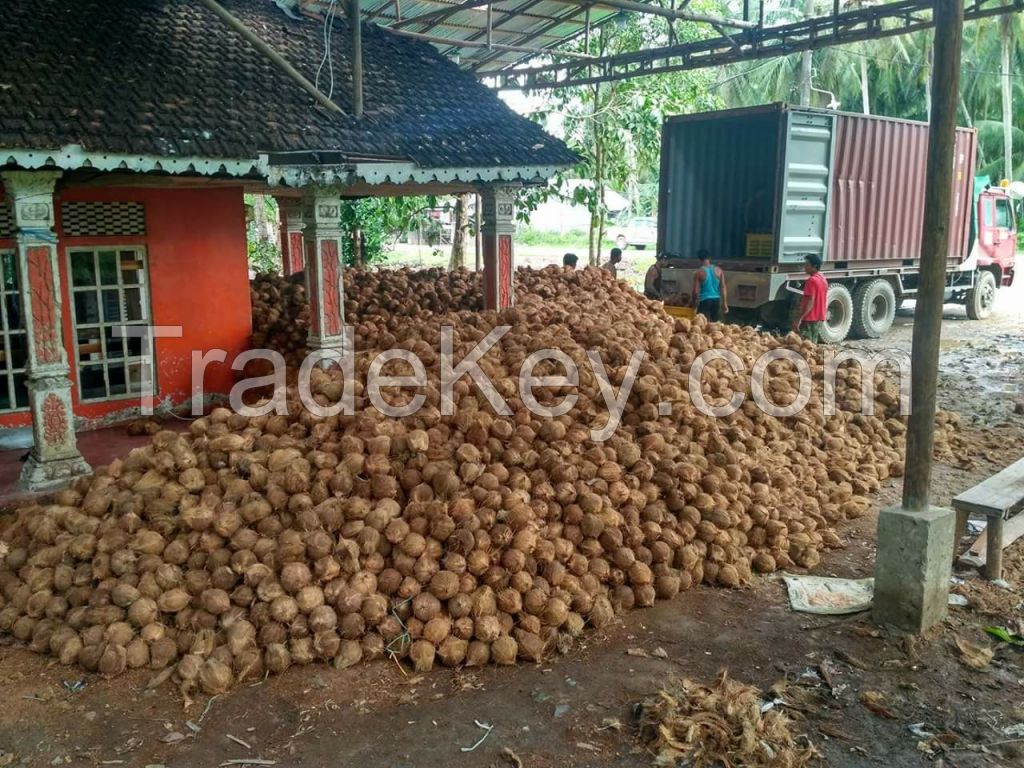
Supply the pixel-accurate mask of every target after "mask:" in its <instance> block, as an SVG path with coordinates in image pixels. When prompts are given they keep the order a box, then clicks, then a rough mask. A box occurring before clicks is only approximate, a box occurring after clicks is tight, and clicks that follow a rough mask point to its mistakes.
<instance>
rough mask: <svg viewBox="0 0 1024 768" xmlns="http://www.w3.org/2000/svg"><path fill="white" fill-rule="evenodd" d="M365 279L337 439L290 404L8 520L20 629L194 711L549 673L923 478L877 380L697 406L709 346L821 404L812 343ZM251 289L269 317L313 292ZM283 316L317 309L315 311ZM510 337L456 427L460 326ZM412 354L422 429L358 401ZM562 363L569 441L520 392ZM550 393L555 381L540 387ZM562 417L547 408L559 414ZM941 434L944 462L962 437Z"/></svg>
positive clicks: (573, 291)
mask: <svg viewBox="0 0 1024 768" xmlns="http://www.w3.org/2000/svg"><path fill="white" fill-rule="evenodd" d="M346 280H347V281H348V283H347V285H346V287H347V289H348V291H349V293H348V304H347V309H348V315H347V316H348V319H349V321H350V322H352V323H353V324H354V325H355V326H356V343H357V347H358V351H357V354H356V360H355V371H356V374H355V381H354V382H353V386H354V390H355V394H356V409H355V412H354V413H352V414H348V415H334V416H328V417H323V418H320V417H316V416H314V415H313V414H312V413H310V412H308V411H307V410H305V409H304V408H303V407H302V405H301V403H300V401H299V398H298V396H297V392H296V390H295V388H294V386H290V387H289V390H288V393H287V413H286V414H273V413H271V414H267V415H262V416H252V417H249V416H245V415H241V414H236V413H232V412H229V411H228V410H227V409H224V408H218V409H215V410H214V411H213V412H211V413H210V414H209V415H207V416H205V417H203V418H199V419H197V420H196V421H194V422H193V423H192V424H191V425H190V427H189V430H188V432H186V433H177V432H171V431H162V432H159V433H157V434H156V435H154V436H153V438H152V442H151V443H150V444H148V445H147V446H145V447H142V448H137V449H134V450H133V451H131V452H130V453H129V454H128V455H127V456H125V457H123V458H121V459H117V460H115V461H114V462H112V463H111V464H110V465H109V466H105V467H99V468H97V470H96V473H95V476H92V477H88V478H80V479H78V480H77V481H75V483H74V484H73V486H72V487H71V488H70V489H68V490H65V491H62V492H60V493H58V494H56V495H55V496H54V497H53V499H52V500H51V501H49V502H46V503H37V504H32V505H29V506H25V507H22V508H21V509H19V510H18V511H17V513H16V514H15V515H14V516H13V517H10V518H8V519H6V520H5V521H3V522H0V527H2V530H0V543H2V544H3V545H4V546H6V547H7V550H8V552H7V555H6V558H5V560H4V561H3V562H0V633H4V634H8V635H11V636H13V637H14V638H15V639H16V640H17V641H18V642H20V643H23V644H24V645H25V646H27V647H28V648H30V649H32V650H34V651H37V652H40V653H50V654H53V655H54V656H56V657H57V658H58V659H59V660H60V662H61V663H63V664H68V665H78V666H80V667H83V668H84V669H86V670H88V671H90V672H100V673H102V674H105V675H116V674H119V673H121V672H123V671H124V670H126V669H131V668H143V667H145V668H150V669H153V670H162V669H165V668H169V667H173V668H174V670H175V671H174V674H173V678H174V679H175V680H176V681H177V682H178V683H179V685H180V686H181V687H182V689H183V691H185V693H186V694H190V693H191V692H193V691H195V690H202V691H204V692H206V693H208V694H215V693H219V692H221V691H223V690H226V689H227V688H229V687H230V686H232V685H234V684H237V683H239V682H241V681H244V680H247V679H252V678H256V677H258V676H261V675H263V674H264V673H265V672H274V673H276V672H282V671H284V670H286V669H287V668H289V667H290V666H292V665H295V664H308V663H313V662H317V661H320V662H330V663H333V664H335V665H336V666H339V667H346V666H350V665H352V664H355V663H358V662H360V661H362V660H369V659H375V658H380V657H382V656H385V655H388V656H392V657H394V658H396V659H398V660H400V661H403V662H405V663H408V664H409V665H411V666H413V667H414V668H415V669H416V670H417V671H426V670H429V669H430V668H431V667H433V666H434V665H436V664H443V665H445V666H462V665H465V666H477V665H483V664H488V663H497V664H512V663H515V662H516V661H520V660H521V661H531V662H536V661H540V660H541V659H542V658H544V657H545V656H546V655H547V654H549V653H551V652H552V650H553V649H555V648H558V649H562V650H564V649H565V648H567V647H569V646H571V644H572V641H573V639H574V638H576V637H578V636H579V635H580V634H581V633H582V632H583V631H584V630H585V629H586V628H588V627H592V628H601V627H603V626H605V625H607V624H608V623H609V622H610V621H611V620H612V619H613V617H614V616H615V615H616V614H619V613H622V612H625V611H628V610H630V609H632V608H635V607H646V606H650V605H652V604H653V603H654V602H655V600H657V599H667V598H671V597H673V596H675V595H676V594H678V593H679V592H682V591H686V590H688V589H690V588H692V587H693V586H695V585H696V584H700V583H702V582H704V583H708V584H715V585H721V586H725V587H736V586H739V585H741V584H743V583H744V582H746V581H748V580H749V579H750V578H751V575H752V573H753V572H760V573H767V572H771V571H774V570H776V569H780V568H793V567H802V568H812V567H814V566H815V565H816V564H817V563H818V560H819V552H820V551H821V550H822V548H824V547H830V546H836V545H838V544H839V538H838V536H837V534H836V531H835V526H836V525H837V524H839V523H841V522H842V521H843V520H845V519H848V518H852V517H856V516H859V515H862V514H864V512H865V511H866V510H867V508H868V499H867V497H868V495H869V494H871V493H872V492H873V491H875V490H877V489H878V487H879V484H880V483H881V482H882V481H884V480H886V479H887V478H889V477H890V476H893V475H898V474H900V473H901V472H902V469H903V464H902V450H903V435H904V430H905V427H904V423H903V421H902V420H901V419H900V418H899V417H898V415H897V414H896V407H897V398H896V396H895V393H894V390H893V388H892V386H891V385H889V384H887V383H886V382H884V381H881V380H880V381H879V382H878V385H877V388H876V398H877V403H876V405H877V408H876V412H875V413H874V414H872V415H863V414H860V413H851V412H850V411H848V410H840V412H839V413H837V414H836V415H834V416H828V417H826V416H824V414H823V410H822V408H821V406H820V398H821V392H820V387H815V389H814V392H813V393H812V397H811V404H810V406H809V407H808V408H807V409H805V410H804V411H803V412H801V413H800V414H797V415H795V416H792V417H787V418H782V419H777V418H774V417H771V416H768V415H766V414H764V413H763V412H761V411H760V410H758V409H757V408H755V407H752V404H751V403H749V402H748V403H747V404H745V405H744V406H743V407H742V408H740V409H739V410H738V411H736V412H735V413H734V414H732V415H731V416H728V417H725V418H722V419H714V418H711V417H708V416H706V415H704V414H702V413H700V412H698V410H697V409H696V408H695V406H694V405H693V404H692V403H691V402H690V400H689V396H688V395H687V381H686V375H687V373H688V371H689V369H690V366H691V365H692V363H693V361H694V360H695V359H696V358H697V356H698V355H699V354H700V353H701V352H702V351H704V350H707V349H711V348H715V347H724V348H728V349H731V350H733V351H734V352H736V353H737V354H738V355H739V356H740V357H741V358H742V359H744V360H745V361H746V362H747V364H748V365H749V364H752V362H753V361H754V360H755V359H756V358H757V357H758V356H759V355H760V354H761V353H762V352H764V351H766V350H768V349H773V348H786V349H790V350H793V351H795V352H797V353H799V354H801V355H803V356H804V357H805V358H806V359H807V360H808V362H809V364H810V365H811V367H812V369H813V370H814V372H815V375H816V377H817V378H818V380H819V382H820V378H821V362H820V360H819V358H818V354H817V350H816V349H815V348H814V347H813V346H812V345H810V344H808V343H806V342H804V341H802V340H800V339H799V338H797V337H796V336H794V335H789V336H786V337H784V338H776V337H770V336H766V335H761V334H758V333H756V332H755V331H753V330H752V329H749V328H743V327H740V326H730V325H719V324H709V323H707V322H706V321H705V320H704V319H703V318H697V319H695V320H688V319H674V318H671V317H669V316H667V315H665V314H664V312H662V310H661V307H660V305H659V304H657V303H653V302H649V301H648V300H646V299H644V298H643V297H640V296H638V295H637V294H636V293H634V292H633V291H632V290H631V289H629V288H628V286H626V285H625V284H624V283H622V282H618V281H615V280H614V279H612V278H611V277H610V276H609V275H608V274H607V273H606V272H604V271H602V270H597V269H587V270H583V271H580V272H567V271H564V270H561V269H558V268H549V269H545V270H537V271H533V270H520V271H519V273H518V274H517V280H518V303H517V305H516V307H515V308H513V309H509V310H506V311H503V312H501V313H495V312H481V311H471V310H467V309H463V308H462V307H467V306H474V302H475V301H476V299H473V298H471V297H470V295H469V294H470V293H471V292H472V291H474V290H476V289H478V288H479V280H478V279H477V278H476V277H475V276H471V273H467V272H464V271H462V272H456V273H452V274H450V275H449V276H448V277H447V278H445V279H444V280H442V279H441V278H440V275H435V276H434V278H433V279H430V280H426V279H422V278H418V277H415V276H414V275H413V273H407V272H398V273H397V274H396V273H392V272H370V271H351V272H348V273H346ZM257 282H258V283H260V284H262V286H263V287H262V288H259V287H254V293H255V294H259V295H261V296H271V295H273V291H283V292H285V293H284V294H281V295H286V294H287V291H289V290H291V289H292V287H293V286H295V285H296V284H295V283H294V282H288V281H283V280H277V281H271V280H269V279H266V278H264V279H262V281H257ZM396 282H397V284H398V285H399V286H401V287H400V289H398V288H395V284H396ZM269 286H274V287H273V290H271V288H270V287H269ZM288 302H290V303H288V304H287V306H289V307H291V309H292V310H295V309H296V308H297V307H298V308H299V311H301V305H302V302H301V301H299V299H297V298H295V296H294V295H293V296H292V298H291V299H288ZM432 302H433V303H432ZM431 306H433V307H436V309H431V308H429V307H431ZM254 311H255V312H257V313H260V312H262V311H263V310H261V309H260V307H259V306H257V307H256V308H255V310H254ZM265 319H266V318H265V317H261V316H257V317H255V318H254V327H255V329H256V330H255V336H256V337H257V338H259V339H261V340H262V341H265V342H271V341H275V340H276V341H278V342H281V343H283V344H284V346H283V347H282V348H281V349H280V351H281V352H282V353H284V354H286V356H291V357H292V358H293V359H294V357H295V355H297V354H299V353H300V352H301V347H302V346H303V345H304V340H299V341H297V340H295V338H294V337H293V336H287V337H284V336H282V335H281V334H280V332H278V331H273V330H272V329H271V326H269V325H266V324H265V322H264V321H265ZM503 324H504V325H510V326H512V330H511V331H510V332H509V333H508V334H506V336H505V337H504V338H503V339H502V340H501V341H500V343H498V344H497V345H495V346H494V347H493V348H492V349H491V350H490V351H489V352H488V353H487V354H486V355H485V356H484V357H483V358H482V359H481V361H480V366H481V368H482V369H483V370H484V371H485V372H486V373H487V374H488V376H489V378H490V380H491V381H493V382H494V384H495V386H496V388H497V389H498V391H499V392H500V393H501V395H502V396H503V397H504V398H505V400H506V401H507V403H508V405H509V408H510V409H511V415H509V416H501V415H498V414H496V413H495V412H494V411H493V410H492V408H491V406H490V405H489V404H488V402H487V400H486V398H485V396H484V394H483V393H482V392H481V390H480V388H479V387H478V386H477V385H476V383H474V382H473V381H472V380H471V379H469V378H468V377H466V378H464V379H462V380H460V381H459V382H457V383H456V384H455V387H454V391H453V401H454V407H455V410H454V413H453V414H452V415H443V413H442V409H441V405H442V403H441V392H440V383H439V371H438V354H439V349H440V335H441V326H443V325H450V326H451V327H452V328H453V334H454V349H455V359H456V360H461V359H463V357H465V355H466V354H467V353H468V352H469V351H470V350H471V349H472V348H473V347H474V346H475V345H476V344H477V342H478V341H479V340H480V339H482V338H483V337H484V336H485V335H486V334H487V332H488V331H490V330H491V329H492V328H494V327H495V326H497V325H503ZM271 325H272V326H273V327H276V328H279V329H280V328H281V327H284V326H283V325H282V324H281V320H280V318H277V319H275V320H273V321H272V323H271ZM393 347H403V348H406V349H410V350H413V351H415V352H416V353H417V354H418V355H419V357H420V359H421V360H422V361H423V363H424V365H425V368H426V372H427V382H428V383H427V386H426V387H425V388H423V389H421V390H412V389H409V390H400V389H397V388H389V389H385V390H383V394H384V396H385V398H386V399H388V400H389V401H390V402H392V403H393V404H398V403H403V402H408V400H409V399H410V398H411V397H413V396H414V394H417V393H420V394H423V395H424V396H425V400H426V402H425V405H424V406H423V407H422V408H421V409H420V410H419V411H418V412H417V413H416V414H414V415H411V416H407V417H405V418H401V419H395V418H389V417H386V416H384V415H383V414H382V413H380V412H379V411H378V410H377V409H375V408H372V407H370V406H369V403H368V400H367V396H366V394H367V393H366V388H365V385H366V376H367V371H368V369H369V367H370V364H371V362H372V361H373V359H374V357H375V356H376V355H377V353H378V352H379V351H381V350H384V349H390V348H393ZM545 347H553V348H557V349H560V350H561V351H562V352H564V353H565V354H567V355H569V357H571V358H572V359H573V360H574V361H575V362H576V363H577V365H578V367H579V370H580V382H579V386H578V387H576V388H575V391H577V392H578V395H579V398H578V401H577V403H576V404H575V406H574V407H573V408H572V410H570V411H569V412H567V413H565V414H563V415H561V416H558V417H552V418H542V417H539V416H536V415H534V414H532V413H531V412H530V411H529V410H528V409H527V408H526V407H525V406H524V403H523V401H522V399H521V398H520V396H519V394H518V393H517V388H516V386H515V380H516V377H517V374H518V372H519V368H520V366H521V364H522V362H523V360H524V359H525V358H526V357H528V356H529V355H530V354H531V353H532V352H533V351H536V350H539V349H543V348H545ZM638 349H639V350H643V351H644V352H645V358H644V361H643V362H642V364H641V365H640V368H639V375H638V378H637V383H636V385H635V387H634V388H633V390H632V393H631V394H630V396H629V398H628V400H627V402H626V407H625V412H624V416H623V418H622V422H621V424H620V425H619V426H618V428H617V429H616V430H615V431H614V433H613V434H612V435H611V437H610V438H609V439H608V440H606V441H604V442H597V441H594V440H593V439H592V436H591V433H590V430H591V429H592V428H593V429H600V428H601V427H603V426H604V424H605V422H606V421H607V418H608V416H607V413H606V409H605V408H604V406H603V399H602V395H601V390H600V386H599V382H598V379H597V377H596V375H595V374H594V373H593V370H592V368H591V365H590V362H589V361H588V359H587V357H586V353H587V350H596V351H597V352H599V354H600V357H601V360H602V361H603V365H604V367H605V368H606V370H607V373H608V376H609V379H610V381H611V382H612V384H613V385H614V386H616V387H617V386H618V385H619V384H620V383H621V381H622V377H623V376H624V374H625V370H626V367H627V365H628V363H629V361H630V358H631V355H632V353H633V350H638ZM772 365H773V370H774V372H775V375H774V376H773V377H772V379H771V382H770V385H769V390H770V392H771V394H772V395H773V396H774V398H775V399H776V401H777V402H781V403H784V402H785V401H786V399H787V398H792V397H793V396H795V392H796V386H797V379H796V373H795V371H793V370H791V369H790V367H788V366H787V364H777V363H773V364H772ZM546 366H547V367H546ZM557 372H559V371H558V369H557V364H554V363H543V364H541V365H540V366H538V369H537V370H536V371H535V373H536V374H538V375H542V374H545V373H548V374H552V373H557ZM388 373H391V374H393V375H397V374H402V373H408V371H402V370H393V371H392V370H389V371H388ZM293 378H294V377H293ZM343 384H344V382H343V380H342V373H341V371H340V370H338V369H331V370H323V369H320V368H315V369H314V370H313V373H312V379H311V385H312V389H313V392H314V393H315V396H316V398H317V400H318V401H319V402H320V403H321V404H322V405H327V404H330V403H333V402H335V401H336V400H337V399H338V397H339V396H340V394H341V392H342V390H343ZM747 386H748V385H747V384H746V383H745V382H744V380H743V379H742V377H739V376H737V375H735V374H733V373H732V372H731V371H727V370H724V369H722V368H720V367H716V366H715V365H714V364H712V365H710V366H709V367H708V370H707V372H706V375H705V379H704V385H703V387H704V391H705V393H706V395H707V397H708V398H709V399H710V400H712V401H715V402H724V401H726V400H727V399H728V395H729V394H730V390H731V389H733V388H736V387H739V388H742V389H746V388H747ZM859 387H860V379H859V370H857V369H856V368H844V369H842V370H841V371H840V374H839V377H838V380H837V390H838V394H839V402H840V404H841V405H843V404H848V403H853V402H854V399H855V398H854V394H855V393H856V392H857V391H859ZM563 394H565V392H563V391H561V390H557V389H555V388H547V389H545V388H541V389H539V390H536V391H535V395H536V397H537V399H538V400H539V401H540V402H542V403H547V404H554V403H557V402H559V401H560V399H561V397H562V395H563ZM663 402H670V403H672V405H673V409H672V412H671V414H668V415H662V414H661V413H660V410H659V407H658V404H659V403H663ZM942 419H943V420H942V422H941V423H940V425H939V429H938V436H939V440H940V442H942V441H946V442H948V441H949V439H950V438H951V435H952V434H953V433H952V430H953V427H954V425H955V418H954V417H952V416H950V415H943V417H942Z"/></svg>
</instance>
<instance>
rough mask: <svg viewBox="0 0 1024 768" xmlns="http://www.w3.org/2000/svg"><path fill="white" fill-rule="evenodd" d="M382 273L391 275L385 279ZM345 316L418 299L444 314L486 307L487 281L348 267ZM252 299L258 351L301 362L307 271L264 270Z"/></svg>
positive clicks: (463, 273) (252, 287)
mask: <svg viewBox="0 0 1024 768" xmlns="http://www.w3.org/2000/svg"><path fill="white" fill-rule="evenodd" d="M382 275H385V276H386V279H383V280H382V279H381V277H382ZM344 281H345V315H346V318H348V319H349V320H351V319H352V318H354V317H359V316H361V315H363V314H375V315H382V314H384V315H388V314H390V315H395V314H398V313H401V312H403V311H405V308H406V307H407V306H408V305H409V303H410V300H411V299H414V300H415V306H416V308H417V310H418V311H425V312H430V313H444V312H451V311H457V310H471V311H479V310H481V309H483V280H482V279H481V275H480V273H479V272H472V271H470V270H467V269H457V270H451V271H449V270H447V269H441V268H439V267H431V268H429V269H420V270H413V269H408V268H401V269H391V270H388V271H387V272H385V273H381V272H379V271H374V270H368V269H346V270H345V272H344ZM249 296H250V301H251V302H252V328H253V333H252V339H251V346H252V348H253V349H273V350H276V351H278V352H280V353H281V354H282V355H284V356H285V360H286V361H287V362H288V363H289V364H290V365H296V366H297V365H299V364H301V362H302V356H303V355H304V354H305V351H306V336H307V334H308V332H309V298H308V297H307V296H306V287H305V273H303V272H297V273H295V274H293V275H289V276H288V277H282V276H281V275H276V274H259V275H257V276H256V277H255V278H254V279H253V280H252V281H251V282H250V284H249Z"/></svg>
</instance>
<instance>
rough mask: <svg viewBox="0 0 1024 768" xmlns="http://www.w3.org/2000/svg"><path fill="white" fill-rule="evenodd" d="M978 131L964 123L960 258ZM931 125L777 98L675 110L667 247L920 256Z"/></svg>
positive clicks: (738, 255)
mask: <svg viewBox="0 0 1024 768" xmlns="http://www.w3.org/2000/svg"><path fill="white" fill-rule="evenodd" d="M975 144H976V137H975V132H974V131H973V130H968V129H960V130H958V131H957V144H956V152H955V156H954V157H952V158H950V161H951V162H952V163H954V165H955V169H956V174H955V180H954V189H953V200H954V205H953V210H952V212H951V221H950V231H951V232H952V234H953V237H952V238H951V243H950V253H949V256H950V259H951V260H954V261H956V262H960V261H962V260H963V259H964V258H966V256H967V254H968V250H969V237H970V228H971V200H972V195H973V189H974V167H975V159H974V156H975ZM927 154H928V125H927V124H926V123H919V122H912V121H908V120H894V119H890V118H884V117H875V116H871V115H858V114H850V113H844V112H834V111H831V110H822V109H808V108H804V107H793V106H790V105H787V104H773V105H770V106H766V107H751V108H745V109H732V110H725V111H721V112H706V113H700V114H694V115H680V116H678V117H672V118H669V119H668V120H667V121H666V123H665V127H664V131H663V136H662V178H661V200H660V213H661V216H660V221H659V249H660V251H661V252H663V253H665V254H666V255H668V256H670V257H675V258H682V259H687V258H693V257H694V256H695V255H696V254H697V252H698V251H700V250H704V249H706V250H708V251H709V252H710V253H712V254H714V255H715V257H716V258H719V259H729V260H732V259H746V258H750V259H757V260H759V261H761V262H762V263H763V262H767V263H769V264H777V265H784V264H787V263H792V264H798V263H800V262H801V261H802V260H803V257H804V255H805V254H808V253H815V254H817V255H819V256H821V257H822V259H823V260H824V261H825V262H826V263H828V264H852V263H853V262H858V263H859V264H860V265H861V266H864V265H863V262H884V263H888V264H891V265H894V266H910V265H911V264H916V262H917V259H918V257H919V253H920V246H921V230H922V224H923V219H924V184H925V164H926V161H927Z"/></svg>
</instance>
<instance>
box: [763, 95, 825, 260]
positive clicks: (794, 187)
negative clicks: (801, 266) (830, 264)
mask: <svg viewBox="0 0 1024 768" xmlns="http://www.w3.org/2000/svg"><path fill="white" fill-rule="evenodd" d="M835 120H836V116H835V115H830V114H821V113H817V112H801V111H797V110H794V111H791V112H789V113H788V126H787V129H788V130H787V133H786V150H785V155H784V157H785V167H784V173H783V177H782V194H781V195H780V199H781V200H782V210H781V211H780V212H779V233H780V237H779V246H778V248H779V250H778V254H777V257H778V260H779V262H781V263H797V262H801V261H803V259H804V256H805V255H806V254H809V253H813V254H816V255H818V256H820V257H821V260H822V261H827V260H828V253H827V238H826V233H827V232H828V224H829V222H828V211H829V193H830V191H831V189H832V146H833V142H832V135H833V131H834V130H835Z"/></svg>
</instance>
